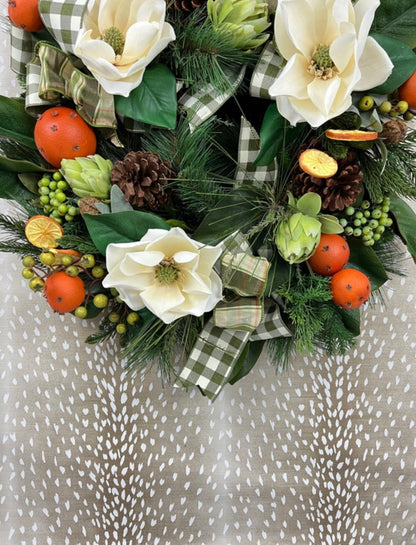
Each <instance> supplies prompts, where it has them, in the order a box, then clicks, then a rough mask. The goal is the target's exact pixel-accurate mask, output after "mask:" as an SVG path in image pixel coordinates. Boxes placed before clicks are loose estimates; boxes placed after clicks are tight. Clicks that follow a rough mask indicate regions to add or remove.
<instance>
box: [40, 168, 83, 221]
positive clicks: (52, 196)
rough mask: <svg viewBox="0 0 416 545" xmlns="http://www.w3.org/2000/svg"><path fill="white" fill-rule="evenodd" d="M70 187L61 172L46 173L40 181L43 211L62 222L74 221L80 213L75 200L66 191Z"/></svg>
mask: <svg viewBox="0 0 416 545" xmlns="http://www.w3.org/2000/svg"><path fill="white" fill-rule="evenodd" d="M68 188H69V185H68V183H67V182H66V181H65V180H64V179H63V178H62V174H61V173H60V172H54V173H53V174H52V176H50V175H49V174H44V175H43V176H42V178H41V179H40V180H39V181H38V192H39V195H40V196H39V201H40V203H41V205H42V206H43V212H44V213H45V214H47V215H49V216H50V217H52V218H53V219H54V220H56V221H57V222H58V223H61V224H62V223H63V222H64V220H65V221H73V219H74V217H75V216H77V215H78V214H79V208H78V206H76V205H75V201H73V200H72V199H71V197H69V196H68V195H67V193H66V190H67V189H68Z"/></svg>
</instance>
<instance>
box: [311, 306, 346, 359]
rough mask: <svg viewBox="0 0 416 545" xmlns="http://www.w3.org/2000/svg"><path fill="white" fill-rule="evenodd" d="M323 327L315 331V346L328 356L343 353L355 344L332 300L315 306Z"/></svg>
mask: <svg viewBox="0 0 416 545" xmlns="http://www.w3.org/2000/svg"><path fill="white" fill-rule="evenodd" d="M317 312H318V313H319V315H320V317H321V319H322V323H323V327H322V328H321V329H320V330H319V331H317V334H316V337H315V339H314V344H315V346H317V347H319V346H321V347H322V348H323V349H324V350H325V351H326V352H327V353H328V354H329V355H330V356H335V355H337V354H340V355H345V354H346V353H347V352H348V351H349V350H351V348H352V347H354V346H355V344H356V339H355V336H354V334H353V333H352V332H351V331H349V330H348V329H347V328H346V327H345V325H344V322H343V321H342V318H341V316H340V313H339V312H338V309H337V307H336V306H335V305H334V304H333V303H332V302H323V303H321V304H320V305H319V307H318V308H317Z"/></svg>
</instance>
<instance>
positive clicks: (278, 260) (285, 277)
mask: <svg viewBox="0 0 416 545" xmlns="http://www.w3.org/2000/svg"><path fill="white" fill-rule="evenodd" d="M291 272H292V268H291V266H290V264H289V263H288V262H287V261H286V260H285V259H283V257H282V256H281V255H280V254H278V253H277V252H276V253H275V254H274V255H273V257H272V259H271V262H270V268H269V272H268V274H267V281H266V288H265V290H264V294H265V296H266V297H270V296H271V294H272V293H274V292H276V291H277V290H278V288H279V287H280V286H282V285H283V284H285V283H286V282H288V281H289V279H290V275H291Z"/></svg>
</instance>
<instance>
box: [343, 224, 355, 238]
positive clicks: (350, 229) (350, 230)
mask: <svg viewBox="0 0 416 545" xmlns="http://www.w3.org/2000/svg"><path fill="white" fill-rule="evenodd" d="M344 233H345V234H346V235H347V237H349V236H351V235H352V234H353V233H354V229H353V228H352V227H351V226H350V225H348V226H347V227H346V228H345V229H344Z"/></svg>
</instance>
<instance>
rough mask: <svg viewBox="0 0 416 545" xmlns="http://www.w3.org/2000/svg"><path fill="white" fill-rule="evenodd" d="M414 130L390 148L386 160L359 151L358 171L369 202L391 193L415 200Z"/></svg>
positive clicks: (415, 134)
mask: <svg viewBox="0 0 416 545" xmlns="http://www.w3.org/2000/svg"><path fill="white" fill-rule="evenodd" d="M415 145H416V131H412V132H411V133H409V135H408V136H407V137H406V138H405V140H403V141H402V142H400V143H399V144H396V145H394V146H389V148H388V154H387V157H386V158H385V160H383V158H382V157H378V156H377V155H376V153H375V151H374V150H373V149H372V150H366V151H360V152H359V156H360V162H361V169H362V171H363V174H364V180H365V184H366V188H367V190H368V193H369V196H370V199H371V200H372V201H374V202H377V200H379V199H381V198H382V197H383V196H384V195H387V194H393V195H398V196H403V197H408V198H416V157H415V151H414V147H415Z"/></svg>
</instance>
